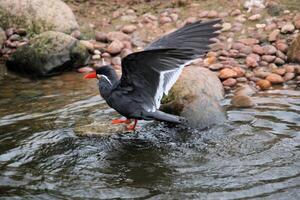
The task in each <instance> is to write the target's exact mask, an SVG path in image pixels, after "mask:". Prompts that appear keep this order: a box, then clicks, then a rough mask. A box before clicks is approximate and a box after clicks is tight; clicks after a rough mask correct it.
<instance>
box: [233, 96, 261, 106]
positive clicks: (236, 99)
mask: <svg viewBox="0 0 300 200" xmlns="http://www.w3.org/2000/svg"><path fill="white" fill-rule="evenodd" d="M231 105H232V106H234V107H236V108H251V107H253V106H254V105H255V104H254V102H253V100H252V98H251V97H250V96H247V95H234V96H233V97H232V99H231Z"/></svg>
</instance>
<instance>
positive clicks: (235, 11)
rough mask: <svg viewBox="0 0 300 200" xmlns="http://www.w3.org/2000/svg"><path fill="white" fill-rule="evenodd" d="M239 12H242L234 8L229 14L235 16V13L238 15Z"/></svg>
mask: <svg viewBox="0 0 300 200" xmlns="http://www.w3.org/2000/svg"><path fill="white" fill-rule="evenodd" d="M240 14H242V12H241V10H239V9H235V10H234V11H232V12H231V13H230V15H231V16H237V15H240Z"/></svg>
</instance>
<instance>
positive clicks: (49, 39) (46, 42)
mask: <svg viewBox="0 0 300 200" xmlns="http://www.w3.org/2000/svg"><path fill="white" fill-rule="evenodd" d="M88 58H89V53H88V50H87V48H86V47H85V46H84V45H82V44H81V43H80V42H79V41H78V40H77V39H75V38H73V37H71V36H69V35H67V34H64V33H60V32H54V31H48V32H44V33H42V34H40V35H38V36H36V37H35V38H33V39H32V40H31V41H30V45H24V46H22V47H20V48H18V49H17V51H16V52H15V53H13V54H12V56H11V58H10V59H9V60H8V61H7V63H6V64H7V66H8V69H10V70H13V71H16V72H18V73H22V74H27V75H29V76H34V77H39V76H51V75H55V74H59V73H61V72H63V71H66V70H70V69H72V68H79V67H82V66H83V65H85V64H86V63H87V60H88Z"/></svg>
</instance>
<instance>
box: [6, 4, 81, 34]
mask: <svg viewBox="0 0 300 200" xmlns="http://www.w3.org/2000/svg"><path fill="white" fill-rule="evenodd" d="M0 26H1V27H3V28H5V29H6V28H10V27H16V28H18V27H21V28H25V29H26V30H27V31H28V32H29V33H30V34H38V33H42V32H44V31H50V30H52V31H59V32H64V33H71V32H72V31H73V30H76V29H79V26H78V23H77V21H76V19H75V16H74V14H73V12H72V10H71V9H70V8H69V7H68V6H67V5H66V4H65V3H64V2H62V1H61V0H47V1H45V0H22V1H20V0H0Z"/></svg>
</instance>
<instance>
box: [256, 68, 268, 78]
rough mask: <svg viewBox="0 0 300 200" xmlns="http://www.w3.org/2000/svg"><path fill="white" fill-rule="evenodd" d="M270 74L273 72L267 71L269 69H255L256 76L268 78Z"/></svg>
mask: <svg viewBox="0 0 300 200" xmlns="http://www.w3.org/2000/svg"><path fill="white" fill-rule="evenodd" d="M270 74H271V72H267V71H263V70H255V71H254V76H256V77H258V78H266V77H267V76H269V75H270Z"/></svg>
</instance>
